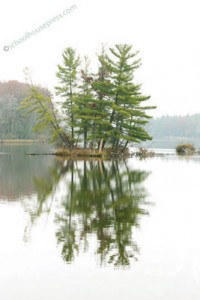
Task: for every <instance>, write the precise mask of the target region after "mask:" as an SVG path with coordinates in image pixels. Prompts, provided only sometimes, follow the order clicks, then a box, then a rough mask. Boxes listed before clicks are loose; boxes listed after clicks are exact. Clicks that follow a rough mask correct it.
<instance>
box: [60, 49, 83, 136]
mask: <svg viewBox="0 0 200 300" xmlns="http://www.w3.org/2000/svg"><path fill="white" fill-rule="evenodd" d="M62 56H63V64H64V65H63V66H61V65H58V72H57V74H56V75H57V78H58V79H59V83H60V84H59V86H57V87H56V88H55V89H56V94H57V95H60V96H61V97H62V98H64V103H63V109H64V113H65V116H66V123H67V125H68V127H69V128H70V131H71V138H72V140H74V139H75V134H74V121H75V118H74V113H73V104H74V97H75V96H76V93H77V84H78V83H77V72H78V67H79V65H80V58H79V56H78V55H77V54H76V50H75V49H73V48H70V47H68V48H66V49H65V50H64V52H63V55H62Z"/></svg>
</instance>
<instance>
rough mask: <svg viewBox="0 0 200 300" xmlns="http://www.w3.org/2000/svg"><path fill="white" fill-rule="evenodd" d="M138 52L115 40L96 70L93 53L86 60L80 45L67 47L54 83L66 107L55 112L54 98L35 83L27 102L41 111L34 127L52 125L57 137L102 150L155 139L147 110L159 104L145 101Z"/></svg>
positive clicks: (100, 57) (68, 143)
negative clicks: (149, 128) (79, 51)
mask: <svg viewBox="0 0 200 300" xmlns="http://www.w3.org/2000/svg"><path fill="white" fill-rule="evenodd" d="M137 56H138V52H133V50H132V46H131V45H127V44H120V45H116V46H115V47H114V48H110V49H109V51H106V50H105V48H104V47H102V50H101V52H100V54H99V55H98V64H99V65H98V70H97V71H96V72H95V73H91V71H90V60H89V58H88V57H85V58H84V61H83V62H81V60H80V57H79V55H77V54H76V50H75V49H72V48H70V47H69V48H66V49H65V50H64V52H63V66H61V65H58V72H57V77H58V80H59V83H58V85H57V86H56V88H55V89H56V94H57V95H58V96H60V97H61V99H62V100H61V102H62V112H60V114H59V115H57V114H55V109H54V105H53V101H52V100H51V97H46V98H45V97H44V96H41V95H40V93H38V92H37V90H36V89H34V88H33V89H32V94H31V96H30V97H29V99H28V100H26V102H25V104H24V108H26V109H27V108H28V109H29V111H30V112H35V113H37V115H38V123H37V124H36V127H35V129H36V130H43V129H44V128H46V127H49V126H50V127H51V128H52V130H53V133H52V137H53V139H54V136H55V137H56V138H57V137H59V138H60V139H61V140H62V142H63V143H64V144H65V146H67V147H68V148H69V147H70V148H75V147H84V148H85V149H86V148H91V149H98V150H99V151H102V150H103V149H104V148H105V147H106V148H110V149H112V150H113V151H116V152H119V149H120V152H124V151H125V149H126V148H127V146H128V144H131V143H140V142H141V141H146V140H151V136H150V135H149V134H148V132H147V131H146V129H145V128H146V127H145V125H146V124H147V123H148V121H149V119H150V118H151V117H150V115H149V114H147V111H148V110H150V109H154V108H155V107H154V106H148V105H145V104H144V103H146V101H148V100H149V98H150V97H149V96H146V95H143V94H142V92H141V85H140V84H137V83H135V82H134V81H135V79H134V75H135V71H136V70H137V69H138V68H139V67H140V64H141V61H140V59H138V58H137ZM61 124H62V126H61ZM63 128H65V130H64V129H63Z"/></svg>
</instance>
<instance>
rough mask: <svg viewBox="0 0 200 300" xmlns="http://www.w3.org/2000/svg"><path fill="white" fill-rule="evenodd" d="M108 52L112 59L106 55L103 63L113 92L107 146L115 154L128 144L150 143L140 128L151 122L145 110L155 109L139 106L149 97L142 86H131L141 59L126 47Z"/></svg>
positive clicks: (148, 137) (118, 47) (124, 45)
mask: <svg viewBox="0 0 200 300" xmlns="http://www.w3.org/2000/svg"><path fill="white" fill-rule="evenodd" d="M110 52H111V55H112V57H110V56H108V55H107V56H106V57H105V60H104V63H105V65H106V66H107V68H108V70H109V71H110V74H111V75H110V76H111V82H112V84H113V91H114V95H113V96H112V97H111V99H112V111H111V113H110V124H111V126H112V128H111V130H110V132H109V135H110V139H109V142H110V144H111V146H112V148H113V149H115V150H117V149H118V148H119V147H120V148H122V149H125V148H126V146H127V145H128V143H129V142H134V143H139V142H140V141H145V140H151V137H150V136H149V134H148V133H147V132H146V131H145V130H144V128H143V127H144V125H145V124H146V123H147V122H148V119H149V118H151V117H150V116H149V115H147V114H146V110H148V109H153V108H155V107H153V106H142V104H143V102H144V101H147V100H148V99H149V98H150V97H149V96H144V95H142V93H141V91H140V89H141V85H138V84H134V83H133V80H134V73H135V70H136V69H138V68H139V66H140V59H136V56H137V54H138V52H135V53H133V52H132V46H130V45H127V44H123V45H116V46H115V48H110Z"/></svg>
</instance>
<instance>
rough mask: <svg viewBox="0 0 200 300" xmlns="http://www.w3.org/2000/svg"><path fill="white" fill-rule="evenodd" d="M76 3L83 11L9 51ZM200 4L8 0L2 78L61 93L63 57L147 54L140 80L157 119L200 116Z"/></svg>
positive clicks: (2, 28) (1, 29)
mask: <svg viewBox="0 0 200 300" xmlns="http://www.w3.org/2000/svg"><path fill="white" fill-rule="evenodd" d="M72 5H76V7H77V8H76V9H75V10H73V12H71V13H70V14H68V15H66V16H65V17H63V18H62V19H60V20H58V21H57V22H54V23H53V24H52V25H51V26H49V28H46V29H44V30H42V31H40V32H39V33H37V34H35V35H34V36H32V37H30V38H28V39H27V40H26V41H24V42H23V43H21V44H19V45H18V46H16V47H15V48H13V49H10V50H9V51H4V47H5V46H6V45H10V44H11V43H13V42H14V41H16V40H18V39H20V38H22V37H23V36H24V35H25V34H26V33H27V32H31V31H33V30H34V29H36V28H38V27H39V26H40V25H42V24H44V23H45V22H46V21H48V20H50V19H51V18H53V17H55V16H56V15H57V14H62V12H63V10H66V9H68V8H69V7H71V6H72ZM199 11H200V3H199V1H197V0H190V1H188V0H182V1H181V0H168V1H161V0H136V1H134V0H123V1H122V0H120V1H119V0H100V1H97V0H96V1H94V0H74V1H71V0H70V1H68V0H58V1H47V0H42V1H41V0H40V1H39V0H29V1H27V0H26V1H25V0H6V1H2V2H1V4H0V36H1V39H0V80H1V81H7V80H19V81H24V74H23V69H24V68H25V67H29V69H30V70H31V73H32V77H33V80H34V82H35V83H40V84H42V85H44V86H46V87H48V88H49V89H51V91H53V87H54V86H55V85H56V83H57V80H56V76H55V74H56V71H57V64H58V63H62V52H63V50H64V48H66V47H74V48H76V49H77V50H78V52H79V53H80V54H81V55H82V56H83V55H87V54H88V55H89V56H91V57H92V61H93V65H95V63H96V57H95V53H97V52H98V50H99V49H100V47H101V44H102V43H105V44H106V45H107V46H113V45H114V44H116V43H128V44H132V45H133V46H134V49H135V50H139V51H140V57H141V58H142V67H141V68H140V70H138V71H137V75H136V80H137V82H140V83H142V84H143V87H142V91H143V93H145V94H147V95H151V104H155V105H157V106H158V109H157V111H156V113H155V112H154V115H161V114H170V115H174V114H192V113H200V89H199V86H200V42H199V28H200V17H199Z"/></svg>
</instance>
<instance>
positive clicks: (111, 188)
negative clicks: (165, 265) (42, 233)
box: [32, 160, 149, 267]
mask: <svg viewBox="0 0 200 300" xmlns="http://www.w3.org/2000/svg"><path fill="white" fill-rule="evenodd" d="M147 176H148V173H147V172H145V171H141V170H130V168H128V166H127V164H126V162H124V161H115V160H112V161H102V160H87V161H75V160H68V161H65V162H63V163H61V162H60V163H59V164H58V165H56V166H55V169H54V170H52V169H51V170H50V176H49V178H46V179H45V178H40V179H39V178H37V179H35V185H36V189H37V194H38V203H37V208H36V209H35V211H34V212H32V214H33V215H34V217H37V216H40V214H41V212H42V211H43V208H44V206H45V205H47V204H45V202H46V199H48V201H47V202H48V203H49V204H48V205H47V207H48V209H50V207H51V204H50V202H51V201H50V198H51V197H50V195H51V196H52V195H53V194H54V193H55V189H56V187H57V185H58V183H59V182H62V188H64V189H66V193H65V195H64V197H61V199H59V201H58V204H57V205H56V209H55V223H56V237H57V242H58V244H59V245H60V247H61V249H62V250H61V251H62V257H63V259H64V260H65V261H66V262H72V261H73V260H74V259H75V257H76V256H77V255H78V254H80V253H81V252H82V251H87V250H88V248H89V245H90V241H93V240H94V238H95V239H96V249H95V253H96V255H97V256H98V257H99V262H100V264H101V265H102V264H111V265H114V266H116V267H118V266H127V265H129V264H130V259H131V258H134V259H135V260H136V259H137V253H138V251H139V249H138V247H137V245H136V243H135V242H134V240H133V229H134V228H135V227H138V226H139V220H140V217H141V216H142V215H147V214H148V211H147V210H146V209H145V206H146V205H147V204H149V203H148V202H146V198H147V192H146V190H145V188H144V187H143V182H144V180H145V179H146V178H147ZM48 209H46V210H47V211H48ZM91 243H92V244H94V243H93V242H91Z"/></svg>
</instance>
